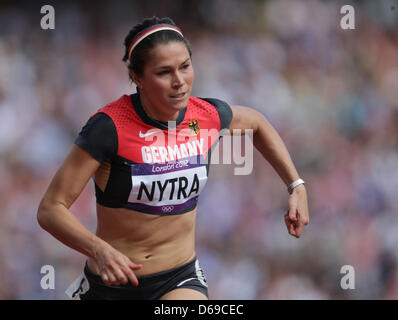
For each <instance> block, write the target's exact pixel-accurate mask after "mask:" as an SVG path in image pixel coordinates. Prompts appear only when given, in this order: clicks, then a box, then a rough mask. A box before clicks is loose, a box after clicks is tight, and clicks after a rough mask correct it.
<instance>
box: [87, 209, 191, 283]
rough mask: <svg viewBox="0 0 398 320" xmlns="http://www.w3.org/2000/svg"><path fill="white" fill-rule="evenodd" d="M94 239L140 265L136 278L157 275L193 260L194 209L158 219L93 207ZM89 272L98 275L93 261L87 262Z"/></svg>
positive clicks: (149, 215) (121, 210)
mask: <svg viewBox="0 0 398 320" xmlns="http://www.w3.org/2000/svg"><path fill="white" fill-rule="evenodd" d="M97 218H98V222H97V231H96V235H97V236H98V237H99V238H101V239H103V240H104V241H106V242H107V243H109V244H110V245H111V246H112V247H114V248H115V249H117V250H118V251H120V252H121V253H123V254H124V255H126V256H127V257H128V258H129V259H130V260H131V261H132V262H134V263H136V264H142V268H141V269H140V270H136V271H134V273H135V274H136V276H143V275H148V274H153V273H158V272H161V271H164V270H168V269H172V268H175V267H178V266H181V265H183V264H185V263H187V262H189V261H191V260H192V259H193V258H194V257H195V221H196V208H195V209H194V210H192V211H190V212H187V213H184V214H179V215H171V216H159V215H152V214H146V213H142V212H137V211H134V210H129V209H124V208H117V209H115V208H108V207H104V206H101V205H99V204H97ZM87 264H88V267H89V268H90V270H91V271H93V272H95V273H97V274H99V273H100V272H99V268H98V266H97V264H96V262H95V260H94V259H92V258H89V259H88V261H87Z"/></svg>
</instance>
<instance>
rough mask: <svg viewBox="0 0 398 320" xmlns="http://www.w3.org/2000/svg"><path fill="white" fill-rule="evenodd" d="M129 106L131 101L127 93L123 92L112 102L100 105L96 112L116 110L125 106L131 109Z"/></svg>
mask: <svg viewBox="0 0 398 320" xmlns="http://www.w3.org/2000/svg"><path fill="white" fill-rule="evenodd" d="M131 106H132V101H131V98H130V96H129V95H127V94H124V95H122V96H121V97H119V98H118V99H116V100H114V101H112V102H109V103H108V104H106V105H105V106H103V107H101V108H100V109H99V110H98V112H101V111H111V110H117V109H121V108H126V107H127V108H129V109H131Z"/></svg>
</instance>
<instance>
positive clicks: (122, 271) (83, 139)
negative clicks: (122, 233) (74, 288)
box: [37, 121, 142, 285]
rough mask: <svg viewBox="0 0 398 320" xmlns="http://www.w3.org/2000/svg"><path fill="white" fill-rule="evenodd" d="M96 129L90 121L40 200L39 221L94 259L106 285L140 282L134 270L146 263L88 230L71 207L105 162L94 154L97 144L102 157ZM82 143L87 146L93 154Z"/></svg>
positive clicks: (55, 234)
mask: <svg viewBox="0 0 398 320" xmlns="http://www.w3.org/2000/svg"><path fill="white" fill-rule="evenodd" d="M91 122H92V123H93V122H94V123H95V121H91ZM92 128H93V126H91V124H89V125H87V126H86V127H85V129H83V130H82V133H81V134H80V135H79V138H78V139H77V143H76V145H74V146H73V147H72V149H71V151H70V153H69V154H68V156H67V157H66V159H65V161H64V162H63V164H62V165H61V167H60V168H59V170H58V171H57V173H56V174H55V176H54V178H53V180H52V181H51V183H50V186H49V187H48V189H47V191H46V193H45V195H44V197H43V199H42V200H41V202H40V205H39V209H38V211H37V220H38V222H39V225H40V226H41V227H42V228H43V229H44V230H46V231H47V232H49V233H50V234H52V235H53V236H54V237H55V238H56V239H58V240H59V241H61V242H62V243H63V244H65V245H67V246H68V247H70V248H72V249H75V250H77V251H79V252H81V253H82V254H84V255H86V256H88V257H91V258H93V259H94V261H95V262H96V263H97V265H98V267H99V270H100V272H99V273H100V276H101V278H102V280H103V281H104V282H105V283H106V284H108V285H110V284H115V285H117V284H120V283H127V281H128V280H130V281H131V283H133V284H137V283H138V281H137V278H136V276H135V274H134V272H133V270H137V269H140V268H141V267H142V265H136V264H134V263H133V262H132V261H131V260H130V259H129V258H128V257H127V256H125V255H123V254H122V253H121V252H119V251H118V250H116V249H115V248H113V247H112V246H111V245H109V244H108V243H107V242H105V241H104V240H102V239H101V238H99V237H97V236H96V235H95V234H93V233H92V232H90V231H89V230H87V229H86V228H85V227H84V226H83V225H82V224H81V223H80V222H79V220H78V219H77V218H76V217H75V216H74V215H73V213H72V212H71V211H70V210H69V208H70V207H71V205H72V204H73V203H74V202H75V200H76V199H77V197H78V196H79V195H80V193H81V192H82V190H83V188H84V187H85V186H86V185H87V182H88V180H89V179H90V177H91V176H92V175H93V174H94V173H95V171H96V170H97V169H98V168H99V166H100V164H101V162H100V161H99V160H98V159H96V158H95V157H94V156H93V154H94V155H95V150H93V149H90V148H89V147H90V145H91V146H94V147H96V150H97V152H98V155H97V156H96V157H97V158H98V157H99V153H100V151H98V150H99V149H100V148H99V147H98V146H95V144H96V143H98V141H94V142H92V141H90V140H93V139H92V137H93V136H95V134H93V132H92V131H93V130H92ZM94 129H95V128H94ZM94 133H95V132H94ZM97 134H98V132H97ZM80 145H84V146H85V148H87V149H89V150H90V153H89V152H87V151H86V150H85V149H84V148H83V147H81V146H80Z"/></svg>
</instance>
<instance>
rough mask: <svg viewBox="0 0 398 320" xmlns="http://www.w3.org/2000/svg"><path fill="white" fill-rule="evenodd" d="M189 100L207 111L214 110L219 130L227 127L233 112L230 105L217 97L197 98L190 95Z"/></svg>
mask: <svg viewBox="0 0 398 320" xmlns="http://www.w3.org/2000/svg"><path fill="white" fill-rule="evenodd" d="M190 100H191V101H192V102H193V103H195V104H197V105H198V106H199V107H201V108H204V109H208V111H210V113H211V112H216V113H217V114H218V116H219V119H220V130H222V129H227V128H229V125H230V124H231V121H232V117H233V113H232V109H231V107H230V105H229V104H228V103H227V102H225V101H223V100H220V99H217V98H199V97H191V98H190Z"/></svg>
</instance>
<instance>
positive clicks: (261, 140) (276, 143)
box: [229, 106, 309, 238]
mask: <svg viewBox="0 0 398 320" xmlns="http://www.w3.org/2000/svg"><path fill="white" fill-rule="evenodd" d="M231 109H232V113H233V117H232V121H231V125H230V127H229V129H230V132H231V134H232V130H234V129H240V130H241V134H244V133H245V132H246V131H247V130H252V132H253V144H254V146H255V147H256V149H257V150H258V151H259V152H261V154H262V155H263V157H264V158H265V159H266V160H267V161H268V162H269V163H270V164H271V165H272V167H273V168H274V169H275V171H276V172H277V173H278V175H279V176H280V178H281V179H282V180H283V182H284V183H285V185H286V187H288V186H289V185H290V184H291V183H292V182H293V181H295V180H297V179H299V178H300V177H299V174H298V173H297V170H296V168H295V166H294V164H293V161H292V159H291V157H290V154H289V152H288V150H287V148H286V146H285V144H284V142H283V141H282V139H281V137H280V136H279V134H278V132H277V131H276V130H275V129H274V128H273V127H272V125H271V124H270V123H269V122H268V120H267V119H266V118H265V116H264V115H262V114H261V113H260V112H258V111H256V110H254V109H252V108H248V107H244V106H231ZM285 223H286V227H287V229H288V232H289V234H291V235H292V236H294V237H297V238H299V237H300V235H301V232H302V231H303V228H304V226H305V225H307V224H308V223H309V214H308V202H307V192H306V188H305V186H304V184H301V185H299V186H298V187H296V188H294V189H293V192H292V193H291V195H290V196H289V205H288V212H287V213H286V214H285Z"/></svg>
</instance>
